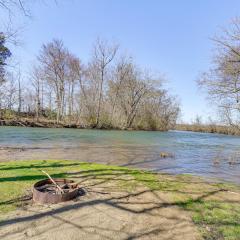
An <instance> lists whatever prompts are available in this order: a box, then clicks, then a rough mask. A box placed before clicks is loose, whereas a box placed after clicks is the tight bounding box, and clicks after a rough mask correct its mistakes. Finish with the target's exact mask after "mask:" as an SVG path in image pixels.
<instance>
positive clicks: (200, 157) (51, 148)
mask: <svg viewBox="0 0 240 240" xmlns="http://www.w3.org/2000/svg"><path fill="white" fill-rule="evenodd" d="M161 152H168V153H171V155H174V156H171V157H166V158H162V157H161V156H160V153H161ZM21 159H22V160H28V159H68V160H80V161H89V162H98V163H106V164H112V165H120V166H127V167H138V168H144V169H150V170H154V171H159V172H166V173H171V174H179V173H180V174H181V173H184V174H193V175H198V176H203V177H206V178H211V179H212V178H213V179H219V180H220V181H221V180H224V181H230V182H234V183H238V184H239V183H240V137H237V136H226V135H221V134H208V133H194V132H182V131H169V132H152V131H108V130H85V129H84V130H82V129H50V128H24V127H0V161H9V160H21ZM214 159H215V160H214Z"/></svg>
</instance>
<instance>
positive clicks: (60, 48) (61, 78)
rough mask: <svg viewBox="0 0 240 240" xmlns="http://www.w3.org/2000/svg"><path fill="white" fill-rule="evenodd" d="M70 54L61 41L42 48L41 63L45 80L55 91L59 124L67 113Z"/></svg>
mask: <svg viewBox="0 0 240 240" xmlns="http://www.w3.org/2000/svg"><path fill="white" fill-rule="evenodd" d="M68 56H69V52H68V50H67V49H66V48H65V47H64V45H63V42H62V41H61V40H53V41H52V42H50V43H48V44H44V45H43V46H42V49H41V52H40V55H39V57H38V60H39V62H40V63H41V64H42V68H43V71H44V75H45V79H46V80H47V82H48V84H49V86H50V87H52V88H53V89H54V92H55V95H56V104H57V123H59V121H60V120H62V117H63V114H64V111H65V84H66V81H67V73H68V70H67V67H68V63H67V61H68Z"/></svg>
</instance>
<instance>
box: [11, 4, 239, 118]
mask: <svg viewBox="0 0 240 240" xmlns="http://www.w3.org/2000/svg"><path fill="white" fill-rule="evenodd" d="M45 2H47V4H39V3H38V4H33V5H32V15H33V19H32V20H27V25H26V27H25V30H24V32H23V33H22V36H21V38H22V39H23V40H24V44H23V46H22V47H20V48H18V49H17V50H16V52H15V53H16V54H17V55H18V57H19V59H21V63H22V66H23V68H24V69H25V70H27V69H28V66H29V65H30V64H31V63H32V61H33V60H34V58H35V57H36V55H37V54H38V51H39V49H40V47H41V45H42V43H45V42H48V41H51V40H52V39H53V38H60V39H62V40H63V41H64V43H65V45H66V46H67V47H68V48H69V49H70V50H71V51H72V52H74V53H75V54H76V55H78V56H79V57H80V58H81V59H82V60H83V61H87V60H88V59H89V56H90V53H91V47H92V43H93V42H94V40H95V39H96V38H97V37H98V36H100V37H103V38H107V39H110V40H114V41H116V42H118V43H120V45H121V48H122V50H123V51H127V52H128V53H129V54H131V55H132V56H133V57H134V58H135V59H136V62H137V63H139V64H140V65H141V66H145V67H147V68H151V69H152V70H153V71H159V72H161V73H163V74H164V75H165V76H166V78H167V79H168V81H169V82H168V85H167V86H168V88H169V89H171V91H172V93H173V94H177V95H178V96H179V98H180V100H181V106H182V113H183V117H182V118H183V120H185V121H191V119H193V118H194V117H195V116H196V115H197V114H199V115H203V116H209V115H212V114H211V110H209V108H210V106H209V104H208V103H207V101H206V100H205V97H204V95H203V94H202V93H200V92H199V91H198V89H197V86H196V82H195V80H196V78H197V77H198V76H199V73H201V72H202V71H205V70H207V69H208V68H209V65H210V63H211V56H212V54H213V43H212V42H211V40H210V37H211V36H213V35H214V34H215V33H217V32H219V30H220V27H221V26H226V25H228V23H229V22H230V20H231V18H233V17H236V16H240V1H239V0H199V1H194V0H181V1H179V0H165V1H163V0H118V1H117V0H115V1H114V0H85V1H81V0H75V1H74V0H58V4H57V5H56V4H55V3H54V1H52V2H51V1H50V0H48V1H45ZM25 21H26V20H25Z"/></svg>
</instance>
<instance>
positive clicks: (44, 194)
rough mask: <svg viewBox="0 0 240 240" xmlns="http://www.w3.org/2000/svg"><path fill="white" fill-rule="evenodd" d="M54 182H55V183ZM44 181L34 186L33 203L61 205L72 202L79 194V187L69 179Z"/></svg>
mask: <svg viewBox="0 0 240 240" xmlns="http://www.w3.org/2000/svg"><path fill="white" fill-rule="evenodd" d="M52 180H53V181H54V182H53V181H52ZM52 180H51V179H44V180H41V181H39V182H37V183H35V184H34V186H33V201H34V202H38V203H42V204H45V203H59V202H65V201H69V200H72V199H74V198H76V197H77V196H78V194H79V190H80V189H79V186H78V184H77V183H75V182H74V181H72V180H67V179H52Z"/></svg>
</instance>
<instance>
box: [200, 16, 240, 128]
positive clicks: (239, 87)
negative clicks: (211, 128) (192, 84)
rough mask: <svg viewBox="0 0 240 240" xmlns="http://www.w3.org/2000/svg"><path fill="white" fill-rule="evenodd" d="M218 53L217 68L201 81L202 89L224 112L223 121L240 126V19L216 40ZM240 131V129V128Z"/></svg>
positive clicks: (222, 114)
mask: <svg viewBox="0 0 240 240" xmlns="http://www.w3.org/2000/svg"><path fill="white" fill-rule="evenodd" d="M213 41H214V43H215V44H216V54H215V56H214V59H213V67H212V68H211V69H210V70H209V71H208V72H206V73H203V74H202V76H201V78H200V79H199V80H198V84H199V86H200V87H203V88H204V89H206V90H207V93H208V96H209V98H210V99H211V101H213V102H214V103H215V104H216V106H217V107H218V108H219V109H220V113H221V117H222V119H223V120H224V121H225V122H227V123H228V124H230V125H232V126H233V127H236V128H239V127H240V121H239V117H240V70H239V69H240V19H238V18H236V19H234V20H233V21H232V23H231V25H230V27H229V29H225V30H224V35H222V36H216V37H214V38H213ZM239 129H240V128H239Z"/></svg>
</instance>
